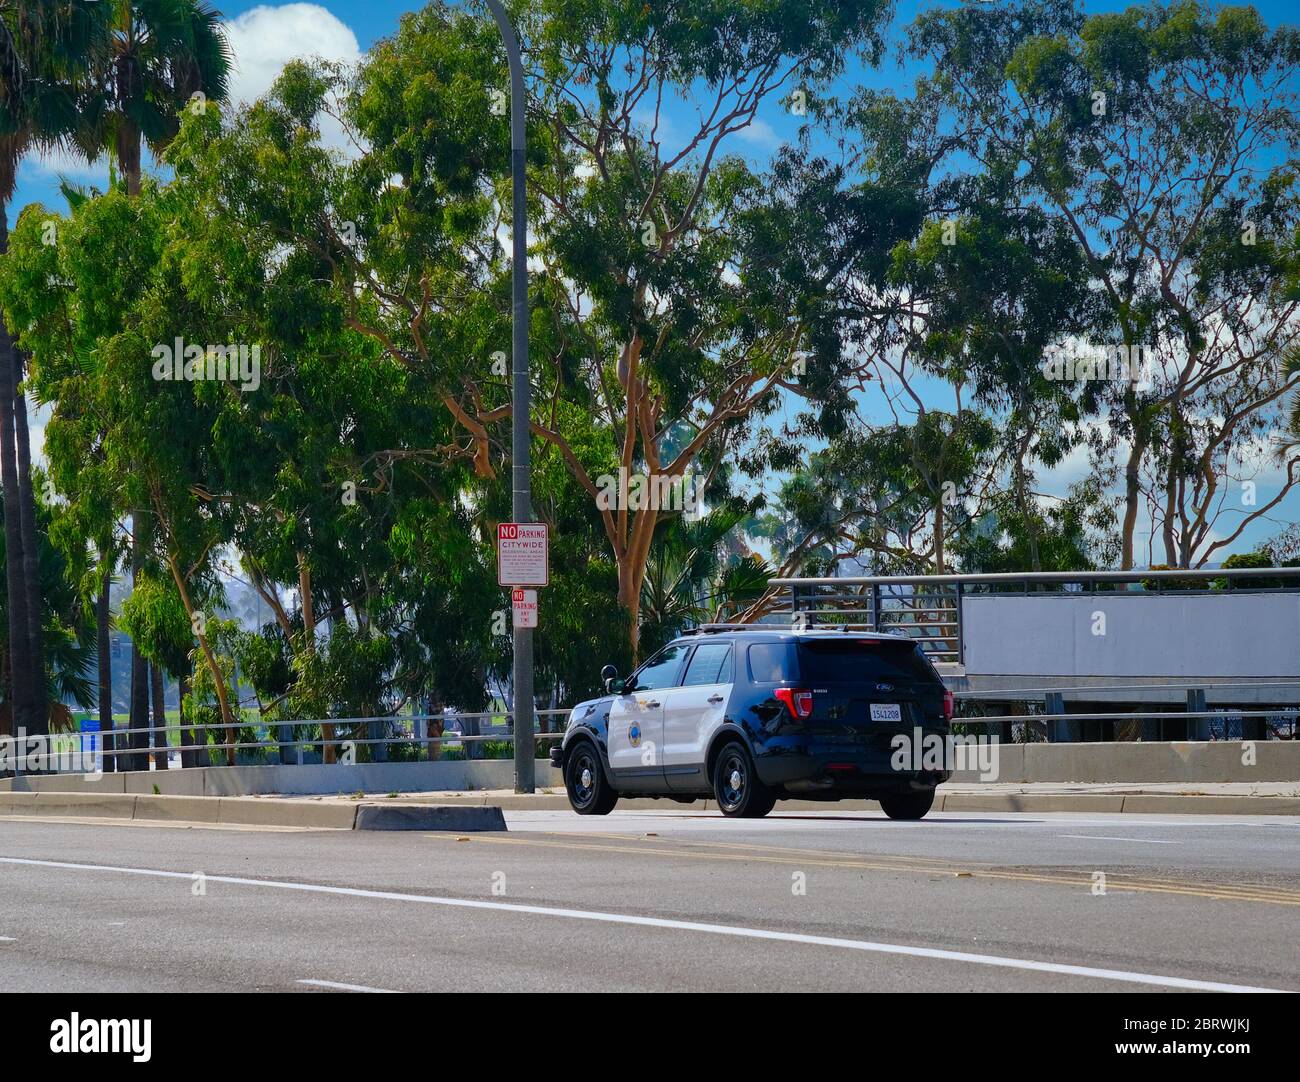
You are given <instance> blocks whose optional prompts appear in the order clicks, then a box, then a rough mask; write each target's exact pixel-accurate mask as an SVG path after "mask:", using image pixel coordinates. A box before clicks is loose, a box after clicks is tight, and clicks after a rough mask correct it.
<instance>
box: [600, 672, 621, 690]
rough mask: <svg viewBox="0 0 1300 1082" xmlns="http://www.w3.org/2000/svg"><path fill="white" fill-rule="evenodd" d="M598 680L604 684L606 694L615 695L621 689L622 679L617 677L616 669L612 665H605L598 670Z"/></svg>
mask: <svg viewBox="0 0 1300 1082" xmlns="http://www.w3.org/2000/svg"><path fill="white" fill-rule="evenodd" d="M600 681H601V683H602V684H604V685H605V694H606V695H617V694H618V693H619V692H620V691H622V690H623V681H622V680H620V679H619V678H618V670H617V669H616V668H614V666H613V665H606V666H605V667H604V668H603V669H601V670H600ZM615 684H617V685H618V687H615V686H614V685H615Z"/></svg>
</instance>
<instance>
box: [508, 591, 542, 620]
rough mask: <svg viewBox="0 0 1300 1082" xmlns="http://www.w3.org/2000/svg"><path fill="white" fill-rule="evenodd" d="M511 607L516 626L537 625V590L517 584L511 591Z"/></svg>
mask: <svg viewBox="0 0 1300 1082" xmlns="http://www.w3.org/2000/svg"><path fill="white" fill-rule="evenodd" d="M510 608H511V609H512V610H513V614H514V626H515V627H536V626H537V591H536V590H525V589H523V588H522V587H519V586H516V587H515V588H514V589H513V590H511V591H510Z"/></svg>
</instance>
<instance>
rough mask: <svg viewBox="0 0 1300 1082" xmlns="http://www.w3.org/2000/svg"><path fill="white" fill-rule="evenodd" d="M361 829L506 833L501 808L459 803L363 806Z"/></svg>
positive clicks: (359, 815) (359, 814)
mask: <svg viewBox="0 0 1300 1082" xmlns="http://www.w3.org/2000/svg"><path fill="white" fill-rule="evenodd" d="M356 829H357V830H454V831H467V832H468V831H483V830H505V829H506V820H505V816H504V815H502V814H501V809H500V808H497V807H486V806H484V805H473V804H469V805H457V804H360V805H358V806H357V820H356Z"/></svg>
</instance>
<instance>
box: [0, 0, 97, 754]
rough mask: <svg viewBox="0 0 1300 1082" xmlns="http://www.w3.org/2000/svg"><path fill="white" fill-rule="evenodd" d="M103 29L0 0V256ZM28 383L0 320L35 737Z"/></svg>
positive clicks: (60, 3) (15, 671)
mask: <svg viewBox="0 0 1300 1082" xmlns="http://www.w3.org/2000/svg"><path fill="white" fill-rule="evenodd" d="M106 25H107V24H106V11H105V8H104V5H103V4H101V3H98V2H97V0H0V255H3V253H4V252H6V251H7V250H8V247H9V213H8V211H9V201H10V200H11V199H12V198H13V194H14V189H15V187H16V186H17V182H18V167H19V165H20V164H21V162H22V160H23V158H24V157H25V156H26V155H27V153H28V152H29V151H32V150H37V151H41V150H48V149H53V148H60V147H67V146H69V145H72V143H73V142H74V141H75V138H76V135H77V132H78V127H79V122H80V117H81V115H82V114H81V106H82V105H84V103H85V101H86V91H87V88H88V76H89V73H90V71H91V69H92V66H93V62H94V57H95V54H96V51H97V48H98V46H99V45H100V44H101V43H102V42H103V41H104V40H105V38H104V36H103V32H104V29H105V27H106ZM22 379H23V358H22V356H21V354H20V353H19V352H18V350H17V349H16V348H15V346H14V341H13V337H12V336H11V335H10V333H9V330H8V328H7V327H4V326H3V325H2V324H0V485H2V486H3V489H4V492H3V500H4V505H3V506H4V520H5V548H6V553H7V558H6V560H5V585H6V601H7V609H8V614H7V616H8V619H7V626H8V632H9V659H8V660H9V689H10V696H11V703H12V707H13V714H14V718H15V720H16V721H17V723H18V724H19V725H21V726H23V727H25V728H26V729H27V731H28V732H29V733H43V732H46V731H47V726H48V721H49V711H48V706H47V703H48V696H47V690H46V673H45V651H44V644H43V636H42V627H41V617H42V613H43V611H44V606H43V604H42V601H41V575H40V573H39V567H38V553H39V551H40V546H39V542H38V538H37V531H36V501H35V498H34V495H33V492H32V483H31V478H32V472H31V446H30V443H29V440H28V432H27V400H26V397H25V396H24V395H23V393H22Z"/></svg>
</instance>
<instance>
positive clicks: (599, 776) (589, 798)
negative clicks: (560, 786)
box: [564, 740, 618, 815]
mask: <svg viewBox="0 0 1300 1082" xmlns="http://www.w3.org/2000/svg"><path fill="white" fill-rule="evenodd" d="M564 788H565V791H566V792H567V793H568V794H569V804H570V806H571V807H572V808H573V810H574V811H576V812H577V813H578V814H579V815H608V814H609V813H610V812H612V811H613V810H614V805H615V804H617V803H618V793H617V792H616V791H615V790H614V787H613V786H612V785H610V784H609V779H607V778H606V777H605V771H604V770H603V769H602V768H601V765H600V752H599V751H597V750H596V745H595V744H593V743H592V742H591V741H590V740H581V741H579V742H578V743H577V744H576V745H575V746H574V748H573V750H572V751H570V752H569V759H568V762H567V763H566V764H565V767H564Z"/></svg>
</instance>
